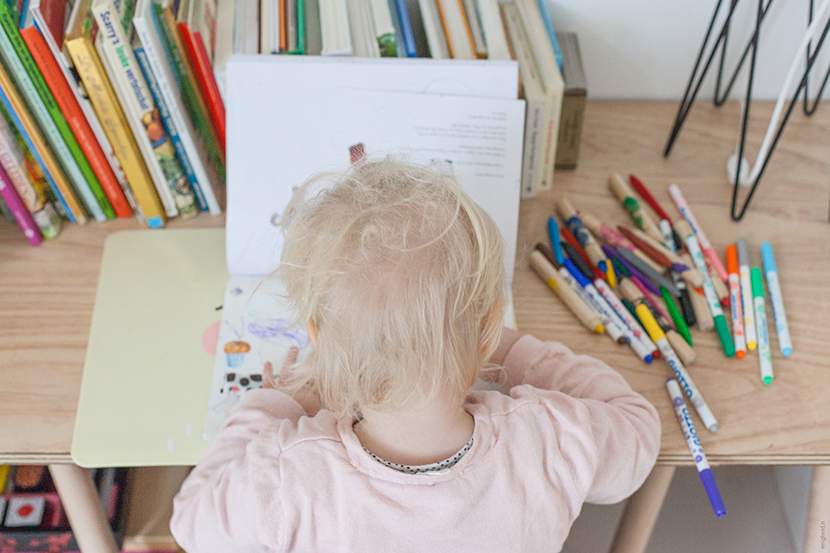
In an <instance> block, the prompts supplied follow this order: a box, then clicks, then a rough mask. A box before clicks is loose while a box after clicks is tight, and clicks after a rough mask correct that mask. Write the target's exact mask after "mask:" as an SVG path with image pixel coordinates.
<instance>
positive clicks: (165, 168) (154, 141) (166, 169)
mask: <svg viewBox="0 0 830 553" xmlns="http://www.w3.org/2000/svg"><path fill="white" fill-rule="evenodd" d="M141 124H142V125H144V130H145V131H146V132H147V138H149V139H150V146H152V148H153V151H154V152H155V153H156V158H157V159H158V160H159V165H161V171H162V172H163V173H164V177H165V178H166V179H167V182H169V183H170V188H172V189H173V190H174V191H175V192H176V195H175V198H176V207H178V208H179V213H180V214H181V215H182V217H187V216H188V215H192V214H195V213H198V210H197V209H196V205H195V204H194V196H193V193H192V191H191V189H190V182H189V181H188V180H187V175H185V174H184V170H183V169H182V166H181V164H180V163H179V160H178V158H177V157H176V149H175V148H174V147H173V143H172V142H170V137H169V136H168V135H167V132H166V131H165V130H164V126H163V125H164V124H163V123H162V121H161V114H160V113H159V110H158V108H157V107H154V108H153V109H152V110H151V111H148V112H146V113H145V114H144V115H142V116H141Z"/></svg>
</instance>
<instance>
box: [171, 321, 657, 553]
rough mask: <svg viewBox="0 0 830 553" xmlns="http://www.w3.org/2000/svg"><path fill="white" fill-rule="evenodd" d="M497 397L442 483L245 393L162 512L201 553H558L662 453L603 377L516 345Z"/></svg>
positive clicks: (646, 415)
mask: <svg viewBox="0 0 830 553" xmlns="http://www.w3.org/2000/svg"><path fill="white" fill-rule="evenodd" d="M504 367H505V369H506V371H505V374H504V378H503V385H504V387H505V389H506V390H507V391H508V392H509V395H505V394H502V393H500V392H498V391H476V392H472V393H471V394H470V396H469V398H468V400H467V403H466V404H465V409H466V410H467V411H468V412H469V413H470V414H471V415H473V417H474V419H475V430H474V432H473V438H474V441H473V446H472V448H471V449H470V450H469V451H468V452H467V453H466V455H465V456H464V457H462V459H461V460H460V461H459V462H458V463H457V464H456V465H455V466H453V467H452V469H450V471H449V472H447V473H445V474H439V475H427V474H405V473H402V472H398V471H396V470H394V469H392V468H389V467H386V466H384V465H382V464H380V463H378V462H377V461H376V460H374V459H373V458H372V457H371V456H370V455H369V454H368V453H367V452H366V451H365V450H364V449H363V447H362V446H361V444H360V441H359V440H358V439H357V436H355V433H354V431H353V430H352V422H351V421H350V420H342V419H340V420H338V418H336V417H335V416H334V415H333V414H332V413H331V412H329V411H326V410H322V411H320V412H319V413H317V415H316V416H314V417H308V416H306V414H305V412H304V411H303V409H302V408H301V407H300V405H299V404H298V403H297V402H296V401H294V400H293V399H291V398H290V397H289V396H287V395H286V394H283V393H282V392H279V391H276V390H257V391H252V392H249V393H248V394H247V396H246V398H245V400H244V401H243V403H242V404H241V405H240V407H239V408H238V409H237V410H236V411H235V412H234V413H233V414H232V415H231V416H230V417H228V419H227V421H226V422H225V424H224V426H223V428H222V430H221V431H220V432H219V434H218V435H217V436H216V437H215V438H214V440H213V441H212V442H211V444H210V446H209V447H208V449H207V451H206V452H205V455H204V457H203V458H202V460H201V461H200V462H199V465H198V466H196V468H195V469H194V470H193V472H191V474H190V476H189V477H188V478H187V480H186V481H185V482H184V484H183V485H182V488H181V491H180V492H179V494H178V495H177V496H176V499H175V502H174V512H173V518H172V520H171V523H170V525H171V529H172V531H173V536H174V537H175V538H176V540H177V541H178V543H179V544H180V545H181V546H182V547H184V549H185V550H187V551H188V552H190V553H200V552H209V551H223V552H225V551H309V552H312V551H321V552H328V551H350V552H351V551H396V552H407V551H413V552H419V553H422V552H428V551H455V552H459V551H471V552H482V551H522V552H530V551H559V550H560V549H561V548H562V544H563V543H564V541H565V538H566V537H567V535H568V531H569V530H570V528H571V524H572V523H573V521H574V520H575V519H576V517H577V515H578V514H579V511H580V509H581V507H582V504H583V503H584V502H586V501H589V502H593V503H615V502H617V501H621V500H622V499H624V498H625V497H627V496H628V495H630V494H631V493H633V492H634V491H635V490H636V489H637V488H638V487H639V486H640V485H641V484H642V483H643V481H644V480H645V478H646V476H647V475H648V473H649V472H650V471H651V468H652V466H653V465H654V462H655V460H656V458H657V453H658V450H659V448H660V421H659V418H658V416H657V412H656V410H655V409H654V407H653V406H652V405H651V404H650V403H649V402H648V401H646V400H645V399H644V398H643V397H642V396H640V395H639V394H637V393H635V392H634V391H633V390H632V389H631V388H630V387H629V386H628V384H627V383H626V382H625V380H624V379H623V378H622V377H621V376H620V375H619V374H618V373H617V372H616V371H614V370H613V369H611V368H610V367H608V366H607V365H605V364H604V363H602V362H601V361H598V360H597V359H594V358H591V357H587V356H583V355H574V354H573V353H572V352H571V351H570V350H569V349H568V348H566V347H565V346H563V345H562V344H558V343H544V342H541V341H539V340H537V339H536V338H533V337H532V336H523V337H522V338H520V339H519V341H517V342H516V343H515V344H514V346H513V347H512V348H511V349H510V351H509V352H508V355H507V357H506V359H505V364H504Z"/></svg>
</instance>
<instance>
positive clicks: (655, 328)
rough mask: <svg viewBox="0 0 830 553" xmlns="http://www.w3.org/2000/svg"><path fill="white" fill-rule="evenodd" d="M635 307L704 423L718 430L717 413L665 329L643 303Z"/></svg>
mask: <svg viewBox="0 0 830 553" xmlns="http://www.w3.org/2000/svg"><path fill="white" fill-rule="evenodd" d="M635 309H636V311H637V316H638V317H640V322H641V323H643V326H644V327H645V329H646V332H648V335H649V336H651V339H652V340H654V343H656V344H657V349H659V350H660V353H662V354H663V357H664V358H665V359H666V362H667V363H668V364H669V367H671V370H672V372H673V373H674V377H675V378H676V379H677V383H678V384H680V387H681V388H682V389H683V391H685V392H686V396H688V398H689V401H691V402H692V405H694V406H695V410H696V411H697V414H698V415H700V420H702V421H703V425H704V426H705V427H706V428H707V429H708V430H709V431H710V432H717V431H718V421H717V420H716V419H715V415H713V414H712V410H711V409H709V406H708V405H707V404H706V401H705V400H704V399H703V396H702V395H700V392H699V391H698V389H697V386H695V383H694V382H692V377H691V376H689V372H688V371H687V370H686V367H684V366H683V363H681V362H680V358H679V357H677V354H676V353H675V352H674V350H673V349H672V347H671V344H669V341H668V339H667V338H666V335H665V334H664V333H663V329H662V328H660V325H659V324H657V321H655V320H654V317H653V316H652V314H651V311H649V310H648V307H646V306H645V305H643V304H639V305H638V306H637V307H636V308H635Z"/></svg>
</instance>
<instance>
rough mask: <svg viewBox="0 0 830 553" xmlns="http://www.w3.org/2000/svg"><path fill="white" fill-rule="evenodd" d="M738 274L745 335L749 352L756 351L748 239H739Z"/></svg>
mask: <svg viewBox="0 0 830 553" xmlns="http://www.w3.org/2000/svg"><path fill="white" fill-rule="evenodd" d="M737 245H738V272H739V273H740V276H741V302H742V303H743V306H744V335H745V336H746V347H747V348H749V351H752V350H754V349H755V345H756V343H755V308H754V307H753V302H752V278H751V276H750V272H749V249H748V248H747V247H746V239H745V238H739V239H738V244H737Z"/></svg>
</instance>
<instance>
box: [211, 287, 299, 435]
mask: <svg viewBox="0 0 830 553" xmlns="http://www.w3.org/2000/svg"><path fill="white" fill-rule="evenodd" d="M282 294H284V290H283V288H282V285H281V283H280V282H279V280H278V279H277V278H275V277H263V278H256V277H231V278H230V280H229V281H228V285H227V288H226V290H225V301H224V305H223V307H222V320H221V322H220V327H219V338H218V341H217V343H216V360H215V363H214V368H213V380H212V382H211V389H210V399H209V400H208V412H207V417H206V419H205V430H204V438H205V439H206V440H210V439H211V438H212V437H213V436H214V435H215V434H216V432H217V431H218V430H219V426H221V424H222V422H223V421H224V420H225V418H227V416H228V415H229V414H230V413H231V412H233V410H234V409H235V408H236V406H237V405H238V404H239V402H240V401H242V399H243V398H244V397H245V393H246V392H248V391H249V390H253V389H256V388H260V387H262V370H263V366H264V365H265V363H271V366H272V367H273V370H274V372H275V373H276V372H278V371H279V370H280V368H281V367H282V364H283V362H284V361H285V358H286V356H287V355H288V351H289V349H291V348H292V347H297V348H300V350H301V353H300V355H301V356H303V355H307V354H308V352H309V348H308V347H307V345H308V344H309V341H308V335H307V334H306V331H305V328H303V327H298V326H297V325H295V324H294V323H293V319H292V318H291V316H290V313H289V311H288V310H287V308H286V305H285V303H284V300H283V299H282V298H281V295H282Z"/></svg>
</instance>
